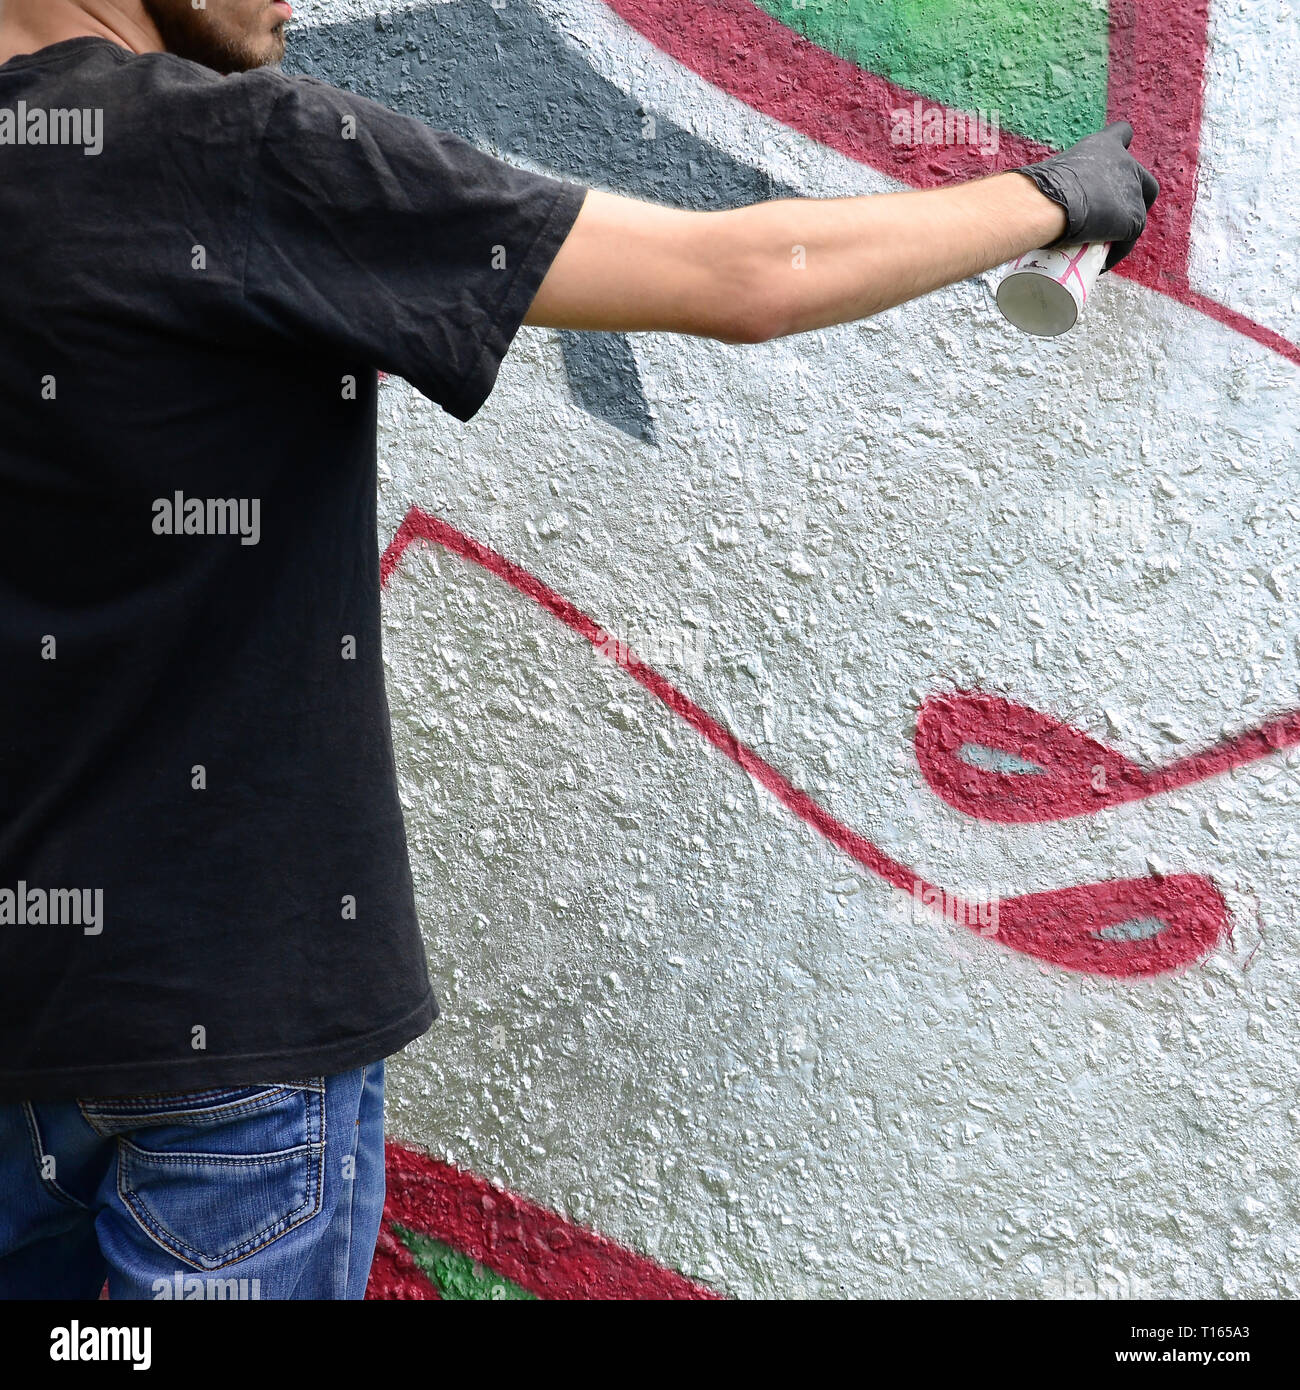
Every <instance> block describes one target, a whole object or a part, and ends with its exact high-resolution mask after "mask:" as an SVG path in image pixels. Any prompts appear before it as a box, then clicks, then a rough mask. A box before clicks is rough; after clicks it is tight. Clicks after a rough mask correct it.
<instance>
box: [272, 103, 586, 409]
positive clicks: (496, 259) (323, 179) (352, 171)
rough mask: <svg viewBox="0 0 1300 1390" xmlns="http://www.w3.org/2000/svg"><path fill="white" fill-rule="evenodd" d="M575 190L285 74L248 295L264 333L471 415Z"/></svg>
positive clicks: (577, 201) (566, 219)
mask: <svg viewBox="0 0 1300 1390" xmlns="http://www.w3.org/2000/svg"><path fill="white" fill-rule="evenodd" d="M585 195H586V189H585V188H584V187H582V186H581V185H579V184H575V183H570V182H568V181H566V180H563V179H558V178H552V177H549V176H547V175H543V174H536V173H532V172H529V171H527V170H523V169H518V168H516V167H515V166H513V165H511V164H508V163H506V162H504V161H502V160H500V159H496V158H494V157H493V156H491V155H489V154H485V153H484V152H482V151H481V150H479V149H477V148H476V147H475V146H474V145H472V144H470V143H469V142H468V141H467V140H464V139H461V138H460V137H459V136H456V135H453V134H450V133H448V132H446V131H442V130H436V129H434V128H433V127H432V126H429V125H426V124H425V123H424V122H422V121H418V120H415V119H414V118H412V117H409V116H403V115H399V114H397V113H396V112H393V111H390V110H389V109H388V108H387V107H385V106H381V105H379V104H378V103H377V102H373V101H369V100H367V99H366V98H364V97H357V96H353V95H351V94H349V93H346V92H343V91H340V90H339V89H338V88H335V87H331V86H329V85H328V84H326V83H323V82H320V81H317V80H316V79H314V78H303V77H299V78H286V79H285V81H284V85H283V89H282V90H281V91H280V94H279V96H278V97H277V99H276V100H275V103H274V105H273V107H272V108H271V111H270V114H269V116H268V118H267V121H266V126H265V132H264V134H263V136H262V140H261V144H260V147H259V150H258V167H257V169H256V171H255V183H254V191H253V198H252V203H251V206H250V211H249V223H248V244H247V248H246V255H245V262H244V297H245V300H246V303H247V305H248V307H249V308H250V309H251V310H252V311H253V313H254V314H255V315H256V316H257V317H258V318H259V319H260V320H261V321H262V323H263V324H264V326H266V327H267V328H269V329H271V330H272V331H274V332H277V333H281V334H284V335H287V336H288V337H289V338H290V339H293V340H295V341H298V342H301V343H302V344H303V346H304V347H305V348H308V349H312V348H314V349H315V350H317V351H320V350H323V349H326V348H329V349H332V350H335V351H338V352H340V353H345V354H349V355H353V356H355V357H357V358H358V360H362V361H365V362H367V363H369V364H370V365H372V366H375V367H378V368H379V369H381V370H383V371H388V372H392V373H394V374H395V375H398V376H402V377H405V378H406V379H407V380H408V381H409V382H411V384H412V385H413V386H415V387H417V388H418V389H419V390H420V391H422V392H423V393H424V394H425V395H426V396H428V397H429V398H430V399H431V400H434V401H436V402H437V403H438V404H439V405H441V406H442V407H443V409H445V410H447V411H448V412H450V413H451V414H452V415H454V416H456V417H457V419H460V420H468V419H469V418H470V417H471V416H472V415H473V414H474V413H475V411H477V410H478V409H479V407H480V406H481V405H482V404H483V402H484V401H485V400H486V399H487V397H488V394H489V393H490V392H491V390H492V387H493V384H494V383H495V381H496V376H497V369H498V368H499V366H500V364H501V360H502V358H503V357H504V356H505V354H506V351H507V349H508V348H509V346H510V343H511V340H512V339H513V338H514V336H515V333H516V332H517V331H518V329H519V326H520V324H521V323H522V322H523V318H524V315H525V314H526V313H527V312H528V307H529V305H530V304H531V303H532V300H533V297H534V295H535V294H536V292H537V288H538V286H539V285H540V284H541V282H542V280H543V278H544V277H545V275H546V272H547V270H548V269H549V268H550V265H551V262H552V260H553V259H554V257H555V254H556V252H557V251H558V250H559V249H560V246H561V245H562V244H563V242H564V239H565V237H566V236H567V235H568V233H569V230H570V228H571V227H572V225H573V221H574V219H575V218H576V217H577V215H578V212H579V210H580V208H581V206H582V201H583V198H584V197H585Z"/></svg>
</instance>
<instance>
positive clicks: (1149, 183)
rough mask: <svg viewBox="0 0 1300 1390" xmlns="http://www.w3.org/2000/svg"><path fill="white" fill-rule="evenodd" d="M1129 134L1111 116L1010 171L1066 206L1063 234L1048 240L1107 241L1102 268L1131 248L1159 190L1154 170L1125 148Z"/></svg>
mask: <svg viewBox="0 0 1300 1390" xmlns="http://www.w3.org/2000/svg"><path fill="white" fill-rule="evenodd" d="M1132 139H1133V127H1132V126H1131V125H1129V123H1128V122H1127V121H1112V122H1111V124H1110V125H1108V126H1107V127H1106V129H1105V130H1099V131H1098V132H1097V133H1096V134H1095V135H1088V136H1085V138H1084V139H1082V140H1080V141H1079V143H1078V144H1077V145H1071V146H1070V148H1069V149H1068V150H1063V151H1062V152H1061V153H1060V154H1054V155H1052V157H1051V158H1050V159H1044V160H1042V161H1041V162H1040V163H1038V164H1027V165H1025V166H1024V167H1023V168H1021V169H1017V170H1016V171H1015V172H1016V173H1018V174H1024V175H1025V177H1026V178H1028V179H1031V180H1032V181H1033V182H1034V183H1035V184H1036V185H1037V187H1038V191H1039V192H1040V193H1042V194H1044V195H1045V196H1046V197H1048V198H1050V199H1051V200H1052V201H1053V202H1054V203H1059V204H1060V205H1061V206H1062V207H1063V208H1064V209H1065V235H1064V236H1063V237H1061V239H1060V240H1059V241H1057V242H1053V245H1055V246H1062V245H1073V244H1075V243H1078V242H1084V241H1092V242H1095V241H1109V242H1110V243H1111V248H1110V254H1109V255H1108V256H1107V257H1106V264H1105V266H1104V267H1103V269H1104V270H1111V269H1113V268H1114V267H1115V266H1117V265H1118V264H1119V263H1120V261H1122V260H1123V259H1124V257H1125V256H1127V255H1128V253H1129V252H1130V251H1131V250H1132V249H1133V247H1134V245H1135V244H1136V243H1137V239H1138V237H1140V236H1141V235H1142V231H1143V229H1144V228H1145V227H1146V224H1147V212H1148V211H1149V210H1150V208H1151V205H1152V203H1154V202H1155V200H1156V197H1157V195H1158V194H1159V192H1160V185H1159V184H1158V183H1157V182H1156V179H1155V175H1154V174H1152V173H1151V171H1150V170H1149V169H1144V168H1143V167H1142V165H1141V164H1139V163H1138V162H1137V160H1136V159H1134V158H1133V156H1132V155H1131V154H1129V152H1128V146H1129V142H1130V141H1131V140H1132Z"/></svg>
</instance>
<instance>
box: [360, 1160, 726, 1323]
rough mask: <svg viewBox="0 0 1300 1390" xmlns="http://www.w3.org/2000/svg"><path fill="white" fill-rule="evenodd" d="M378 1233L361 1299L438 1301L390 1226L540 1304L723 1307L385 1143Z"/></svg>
mask: <svg viewBox="0 0 1300 1390" xmlns="http://www.w3.org/2000/svg"><path fill="white" fill-rule="evenodd" d="M386 1159H387V1161H386V1163H385V1171H386V1173H387V1180H388V1196H387V1198H386V1200H385V1203H384V1226H385V1229H384V1231H383V1233H382V1235H381V1239H380V1249H379V1254H378V1256H377V1257H376V1262H375V1264H374V1265H373V1266H372V1268H371V1276H370V1285H369V1288H368V1289H367V1291H366V1297H367V1298H389V1299H392V1298H407V1299H428V1298H437V1297H438V1294H437V1292H436V1291H435V1290H434V1289H433V1287H432V1285H431V1284H430V1283H429V1281H428V1279H427V1278H425V1276H424V1274H423V1273H422V1272H421V1270H420V1269H419V1267H418V1266H417V1265H416V1263H415V1261H414V1260H413V1259H412V1258H411V1256H410V1254H409V1253H408V1252H407V1251H406V1250H405V1248H404V1247H403V1246H402V1244H401V1242H400V1241H399V1240H398V1239H397V1237H396V1236H395V1235H394V1234H393V1233H392V1231H391V1229H390V1227H391V1223H392V1222H397V1223H399V1224H400V1225H402V1226H405V1227H407V1228H408V1229H409V1230H412V1231H419V1232H420V1233H421V1234H422V1235H426V1236H432V1237H433V1238H434V1239H435V1240H440V1241H443V1242H444V1243H445V1244H447V1245H449V1246H451V1248H452V1249H453V1250H457V1251H459V1252H460V1253H461V1254H462V1255H468V1256H469V1257H470V1258H471V1259H473V1260H477V1261H478V1262H479V1263H480V1264H482V1265H485V1266H486V1267H487V1268H488V1269H491V1270H492V1271H493V1272H494V1273H496V1274H499V1275H502V1276H503V1277H504V1278H506V1279H511V1280H513V1281H514V1282H515V1283H516V1284H518V1285H519V1286H520V1288H523V1289H527V1290H528V1292H529V1293H532V1294H536V1295H537V1297H538V1298H543V1299H589V1300H597V1299H671V1300H683V1299H720V1298H721V1297H722V1295H721V1294H719V1293H717V1292H715V1291H714V1290H713V1289H710V1288H706V1287H705V1286H704V1285H703V1284H697V1283H696V1282H695V1281H694V1280H691V1279H687V1278H686V1277H685V1275H682V1274H677V1273H675V1272H674V1271H673V1270H671V1269H665V1268H664V1267H663V1266H662V1265H658V1264H656V1263H655V1262H654V1261H653V1260H651V1259H648V1258H647V1257H646V1256H645V1255H638V1254H637V1253H636V1252H635V1251H634V1250H628V1249H626V1248H625V1247H624V1246H621V1245H618V1244H616V1243H615V1242H614V1241H612V1240H609V1239H607V1238H606V1237H605V1236H602V1235H598V1234H596V1232H594V1231H589V1230H586V1229H585V1228H583V1227H582V1226H576V1225H574V1224H573V1223H572V1222H570V1221H566V1220H565V1219H564V1217H562V1216H557V1215H556V1214H555V1212H552V1211H547V1210H546V1208H545V1207H540V1206H538V1205H537V1204H536V1203H535V1202H530V1201H529V1200H528V1198H526V1197H520V1196H518V1195H517V1194H515V1193H513V1192H508V1191H506V1190H505V1189H503V1188H500V1187H493V1186H492V1184H491V1183H489V1182H487V1181H486V1180H485V1179H483V1178H480V1177H477V1176H475V1174H473V1173H467V1172H465V1171H464V1170H463V1169H460V1168H454V1167H452V1165H451V1164H449V1163H443V1162H441V1161H439V1160H438V1159H435V1158H431V1157H429V1156H428V1155H427V1154H421V1153H417V1152H416V1151H415V1150H414V1149H408V1148H405V1147H404V1146H403V1145H401V1144H395V1143H393V1141H392V1140H389V1141H388V1143H387V1146H386Z"/></svg>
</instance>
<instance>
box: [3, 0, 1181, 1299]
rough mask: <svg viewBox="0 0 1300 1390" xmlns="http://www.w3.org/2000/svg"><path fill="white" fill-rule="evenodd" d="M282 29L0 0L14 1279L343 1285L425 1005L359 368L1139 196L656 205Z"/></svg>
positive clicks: (401, 362) (889, 287)
mask: <svg viewBox="0 0 1300 1390" xmlns="http://www.w3.org/2000/svg"><path fill="white" fill-rule="evenodd" d="M290 13H291V12H290V9H289V7H288V5H286V4H283V3H270V0H207V3H206V5H205V6H204V7H203V8H199V9H196V8H194V7H193V5H192V3H191V0H8V3H7V5H4V7H3V9H0V224H2V225H3V226H4V228H5V236H6V247H5V251H6V255H5V257H4V260H3V263H0V304H2V305H3V320H2V321H0V664H2V665H3V671H4V680H3V682H2V683H0V979H2V980H3V989H4V996H3V1001H4V1009H3V1011H2V1012H0V1294H3V1295H4V1296H6V1297H10V1298H13V1297H63V1298H93V1297H94V1296H95V1295H96V1294H97V1293H98V1291H99V1289H100V1287H101V1286H102V1284H103V1282H104V1280H105V1278H107V1281H108V1284H109V1288H110V1293H111V1296H112V1297H114V1298H151V1297H177V1296H179V1297H203V1296H218V1295H216V1294H213V1293H212V1292H211V1290H212V1289H213V1288H214V1286H215V1287H218V1288H220V1289H221V1290H222V1291H223V1292H222V1293H221V1294H220V1295H219V1296H229V1294H228V1291H229V1289H230V1288H231V1287H232V1284H231V1281H238V1284H237V1285H234V1286H233V1287H237V1288H242V1289H244V1290H245V1291H246V1295H245V1296H256V1297H262V1298H359V1297H361V1296H362V1294H363V1292H364V1289H365V1283H366V1275H367V1271H368V1269H369V1265H370V1260H371V1257H372V1254H373V1250H374V1246H375V1241H376V1236H377V1231H378V1225H379V1219H380V1212H381V1207H382V1202H383V1123H382V1119H383V1117H382V1083H383V1059H384V1058H385V1057H387V1056H389V1055H391V1054H392V1053H393V1052H395V1051H397V1050H398V1049H399V1048H401V1047H403V1046H404V1045H405V1044H406V1043H408V1042H410V1041H411V1040H412V1039H413V1038H416V1037H418V1036H419V1035H420V1034H422V1033H423V1032H424V1031H425V1030H426V1029H427V1028H428V1027H429V1026H430V1024H431V1023H432V1021H433V1019H434V1017H435V1016H436V1013H437V1005H436V1003H435V1002H434V999H433V996H432V993H431V991H430V987H429V979H428V972H427V968H426V964H425V959H424V953H423V948H422V945H421V939H420V935H419V929H418V924H417V921H416V915H415V908H414V901H413V894H412V885H411V877H410V871H409V865H408V861H407V852H406V842H405V836H404V830H403V823H402V815H401V810H400V806H399V803H398V798H397V792H396V785H395V771H394V765H393V756H392V748H391V741H390V735H389V724H388V709H387V704H386V698H385V691H384V677H383V665H382V659H381V650H380V622H379V581H378V557H377V537H376V517H375V484H376V463H375V423H376V399H377V378H376V371H377V369H385V370H387V371H390V372H393V373H397V374H400V375H402V376H404V377H406V378H407V379H408V380H409V381H411V382H412V383H413V384H414V385H415V386H416V387H418V388H419V389H420V390H421V391H423V392H424V393H425V394H426V395H427V396H429V397H430V398H431V399H432V400H434V401H436V402H438V403H439V404H440V405H442V406H443V407H444V408H445V409H446V410H447V411H449V412H450V413H451V414H452V415H454V416H456V417H457V418H459V419H461V420H468V419H470V418H471V417H472V416H473V415H474V414H475V412H476V411H477V410H478V409H479V408H480V406H481V405H482V404H483V402H484V400H485V399H486V397H487V396H488V394H489V392H490V391H491V389H492V386H493V383H494V381H495V378H496V375H497V370H498V367H499V364H500V362H501V360H502V358H503V357H504V355H505V353H506V351H507V349H508V347H509V345H510V342H511V340H512V339H513V337H514V336H515V334H516V332H517V330H518V329H519V327H520V325H521V324H524V323H527V324H533V325H540V326H545V327H553V328H569V329H604V330H618V331H637V330H663V331H671V332H679V333H689V334H695V335H698V336H702V337H708V338H714V339H717V340H718V341H719V342H722V343H728V344H746V343H757V342H762V341H765V340H768V339H771V338H775V337H778V336H782V335H787V334H792V333H800V332H805V331H808V330H810V329H816V328H820V327H823V326H827V325H830V324H836V323H843V322H848V321H852V320H856V319H859V318H863V317H865V316H868V315H870V314H874V313H877V312H879V311H881V310H883V309H887V308H889V307H891V306H893V305H896V304H899V303H901V302H903V301H904V300H907V299H910V298H913V297H914V296H917V295H920V294H924V293H927V292H929V291H931V290H934V289H937V288H938V287H940V286H943V285H947V284H951V283H953V282H954V281H957V280H961V279H963V278H965V277H967V276H970V275H973V274H976V273H978V272H980V271H982V270H985V269H988V268H991V267H993V266H996V265H998V264H1000V263H1002V262H1004V261H1006V260H1009V259H1011V258H1012V257H1014V256H1016V255H1018V254H1020V253H1021V252H1024V251H1028V250H1030V249H1032V248H1034V247H1037V246H1042V245H1046V244H1049V243H1052V242H1054V241H1057V240H1058V239H1061V238H1065V239H1068V240H1070V241H1100V240H1106V241H1110V242H1112V243H1114V244H1113V246H1112V250H1111V252H1110V258H1109V264H1110V265H1114V264H1115V263H1116V262H1117V261H1118V260H1119V259H1120V258H1121V257H1122V256H1123V255H1125V254H1127V252H1128V250H1129V249H1131V247H1132V245H1133V243H1134V241H1135V240H1136V238H1137V237H1138V236H1139V235H1140V233H1141V232H1142V230H1143V227H1144V225H1145V221H1146V213H1147V210H1148V208H1149V207H1150V205H1151V203H1152V201H1153V200H1154V198H1155V195H1156V186H1155V181H1154V179H1152V177H1151V176H1150V174H1148V173H1147V171H1146V170H1144V169H1143V168H1142V167H1141V165H1139V164H1138V163H1137V162H1136V161H1135V160H1134V159H1133V158H1132V157H1131V156H1130V155H1129V154H1128V152H1127V148H1126V146H1127V143H1128V140H1129V138H1130V137H1131V135H1132V132H1131V130H1130V129H1129V128H1128V127H1126V126H1123V125H1116V126H1112V127H1109V128H1108V129H1107V130H1106V131H1105V132H1102V133H1100V134H1098V135H1094V136H1091V137H1089V138H1088V139H1087V140H1085V141H1083V142H1081V144H1079V145H1077V146H1075V147H1074V149H1072V150H1070V151H1067V152H1065V153H1064V154H1062V155H1058V156H1055V157H1053V158H1052V159H1051V160H1047V161H1044V162H1043V163H1042V164H1040V165H1036V166H1033V167H1031V168H1029V169H1027V170H1024V171H1016V172H1009V173H1004V174H1000V175H996V176H992V177H989V178H986V179H982V180H979V181H977V182H974V183H970V184H965V185H961V186H957V187H952V188H946V189H939V190H934V191H929V192H920V193H903V194H891V195H887V196H882V197H872V198H845V199H835V200H807V199H794V200H784V201H778V202H771V203H764V204H759V205H756V206H753V207H748V208H743V209H738V210H734V211H728V212H715V213H697V212H684V211H678V210H674V209H669V208H663V207H657V206H653V205H650V204H646V203H642V202H638V201H634V200H631V199H626V198H620V197H615V196H612V195H609V194H605V193H600V192H596V191H588V190H586V189H584V188H581V187H579V186H578V185H576V184H573V183H569V182H566V181H564V180H560V179H555V178H548V177H543V176H540V175H535V174H531V173H525V172H523V171H520V170H516V169H514V168H512V167H511V166H509V165H507V164H503V163H501V162H500V161H498V160H495V159H492V158H490V157H488V156H486V155H483V154H481V153H480V152H478V151H477V150H475V149H474V148H473V147H472V146H470V145H468V144H467V143H465V142H464V141H462V140H459V139H457V138H455V137H453V136H450V135H448V134H445V133H443V132H439V131H435V130H432V129H430V128H429V127H427V126H425V125H423V124H422V123H420V122H418V121H415V120H412V119H409V118H406V117H402V116H397V115H395V114H393V113H392V112H390V111H387V110H386V109H385V108H383V107H381V106H378V105H376V104H375V103H372V102H369V101H366V100H363V99H360V98H357V97H353V96H351V95H349V94H347V93H345V92H341V91H339V90H336V89H334V88H332V87H329V86H327V85H325V84H323V83H320V82H317V81H314V80H312V79H308V78H287V77H285V76H284V75H283V74H281V73H280V72H279V71H277V70H276V68H275V64H276V63H277V62H278V60H279V59H280V58H281V56H282V54H283V52H284V44H285V37H284V31H285V23H286V21H287V20H288V18H289V17H290ZM796 267H797V268H796ZM629 268H632V269H631V270H630V269H629Z"/></svg>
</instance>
